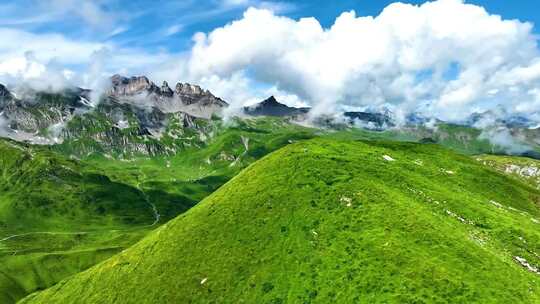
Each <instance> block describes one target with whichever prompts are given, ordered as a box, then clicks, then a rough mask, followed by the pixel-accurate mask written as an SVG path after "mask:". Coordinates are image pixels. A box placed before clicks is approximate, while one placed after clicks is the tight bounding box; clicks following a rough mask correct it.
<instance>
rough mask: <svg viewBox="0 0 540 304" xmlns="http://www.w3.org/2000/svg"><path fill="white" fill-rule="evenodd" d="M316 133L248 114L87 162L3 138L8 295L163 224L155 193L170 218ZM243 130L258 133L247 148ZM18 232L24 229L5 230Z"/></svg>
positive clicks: (1, 294)
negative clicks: (159, 153) (177, 139)
mask: <svg viewBox="0 0 540 304" xmlns="http://www.w3.org/2000/svg"><path fill="white" fill-rule="evenodd" d="M270 130H272V131H270ZM310 134H311V133H310V132H308V130H307V129H305V128H301V127H296V126H290V125H288V124H283V122H282V121H281V120H274V119H265V120H257V121H247V122H242V123H240V124H239V125H237V126H235V127H233V128H230V129H227V130H225V131H224V132H223V133H222V134H219V135H218V136H217V137H216V138H214V139H212V140H211V141H210V142H209V143H208V145H207V146H206V147H203V148H195V147H194V148H191V149H188V150H187V151H184V152H182V153H180V154H179V155H177V156H174V157H154V158H135V159H134V160H132V161H123V160H118V159H107V158H104V157H94V158H92V159H88V160H85V161H83V162H79V161H73V160H68V159H67V158H65V157H62V156H60V155H58V154H57V153H54V152H52V151H49V150H47V149H45V148H43V147H32V146H27V145H22V144H17V143H15V142H12V141H0V164H1V165H2V166H1V167H0V170H1V171H0V173H1V175H0V190H1V191H2V195H1V196H0V264H1V266H0V303H13V302H15V301H16V300H18V299H20V298H21V297H24V296H26V295H27V294H29V293H31V292H34V291H36V290H39V289H44V288H47V287H50V286H52V285H53V284H55V283H57V282H58V281H59V280H61V279H63V278H65V277H66V276H69V275H72V274H75V273H77V272H80V271H82V270H84V269H86V268H88V267H90V266H92V265H95V264H96V263H98V262H100V261H102V260H104V259H106V258H108V257H110V256H112V255H114V254H115V253H117V252H119V251H121V250H123V249H125V248H127V247H129V246H130V245H132V244H133V243H135V242H136V241H137V240H139V239H140V238H141V237H143V236H144V235H146V234H147V233H148V232H149V231H151V230H152V229H153V228H155V227H157V226H154V227H149V226H148V225H150V224H151V223H152V222H153V221H154V217H153V213H152V209H151V208H150V205H149V204H148V202H146V198H148V200H149V201H150V202H151V203H152V204H154V205H155V206H156V208H157V210H158V212H159V214H160V222H159V223H158V225H159V224H162V223H164V222H166V221H167V220H169V219H171V218H174V217H176V216H177V215H178V214H180V213H182V212H185V211H186V210H187V209H189V208H191V207H192V206H193V205H195V204H196V203H197V202H199V201H200V200H202V199H203V198H204V197H206V196H207V195H209V194H210V193H211V192H213V191H215V189H217V188H218V187H219V186H221V185H223V184H224V183H225V182H226V181H227V180H229V179H230V178H231V177H232V176H234V175H235V174H236V173H238V172H239V171H240V170H241V169H242V168H244V167H245V166H247V165H248V164H249V163H251V162H253V161H254V160H256V159H258V158H260V157H261V156H263V155H265V154H267V153H269V152H270V151H274V150H276V149H278V148H279V147H282V146H283V145H286V144H288V143H289V141H290V140H297V139H302V138H306V137H309V136H310ZM242 137H245V138H249V139H250V140H249V144H248V151H247V152H246V149H245V146H244V144H243V143H242ZM208 160H210V161H208ZM140 190H143V191H144V194H145V195H143V193H142V192H141V191H140ZM145 196H146V198H145ZM32 232H38V233H34V234H32ZM40 232H54V233H53V234H51V233H40ZM78 232H82V233H78ZM26 233H31V234H26ZM15 234H23V235H20V236H18V237H15V238H11V239H7V240H2V239H3V238H5V237H9V236H11V235H15Z"/></svg>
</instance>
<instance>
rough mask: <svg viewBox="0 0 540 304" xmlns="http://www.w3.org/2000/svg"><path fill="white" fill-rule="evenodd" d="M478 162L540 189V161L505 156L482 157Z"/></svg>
mask: <svg viewBox="0 0 540 304" xmlns="http://www.w3.org/2000/svg"><path fill="white" fill-rule="evenodd" d="M476 160H478V161H480V162H482V163H483V164H484V165H487V166H490V167H493V168H495V169H496V170H498V171H500V172H502V173H505V174H507V175H510V176H513V177H514V178H517V179H519V180H522V181H524V182H526V183H528V184H530V185H531V186H533V187H535V188H537V189H540V160H536V159H531V158H526V157H516V156H503V155H480V156H478V157H476Z"/></svg>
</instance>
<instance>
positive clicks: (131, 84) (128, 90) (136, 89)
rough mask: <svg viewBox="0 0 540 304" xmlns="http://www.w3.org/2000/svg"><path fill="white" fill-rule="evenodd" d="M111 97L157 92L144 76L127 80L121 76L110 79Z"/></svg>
mask: <svg viewBox="0 0 540 304" xmlns="http://www.w3.org/2000/svg"><path fill="white" fill-rule="evenodd" d="M111 82H112V88H111V91H110V94H111V95H116V96H122V95H124V96H125V95H128V96H129V95H137V94H140V93H143V92H145V91H146V92H149V93H150V92H155V91H157V90H158V88H157V87H156V85H155V84H154V83H153V82H151V81H150V80H149V79H148V78H147V77H146V76H134V77H131V78H127V77H124V76H121V75H114V76H113V77H112V78H111Z"/></svg>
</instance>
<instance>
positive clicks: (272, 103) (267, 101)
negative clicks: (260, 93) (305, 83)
mask: <svg viewBox="0 0 540 304" xmlns="http://www.w3.org/2000/svg"><path fill="white" fill-rule="evenodd" d="M260 105H262V106H277V107H286V105H284V104H282V103H279V102H278V101H277V99H276V98H275V97H274V96H270V97H269V98H267V99H265V100H264V101H263V102H261V103H260Z"/></svg>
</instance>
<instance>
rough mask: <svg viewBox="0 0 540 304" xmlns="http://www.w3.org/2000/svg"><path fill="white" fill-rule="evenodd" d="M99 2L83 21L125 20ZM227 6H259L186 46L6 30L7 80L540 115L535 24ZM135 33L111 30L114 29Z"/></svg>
mask: <svg viewBox="0 0 540 304" xmlns="http://www.w3.org/2000/svg"><path fill="white" fill-rule="evenodd" d="M86 2H88V1H84V3H86ZM53 3H56V4H65V5H66V6H67V7H66V8H65V9H72V8H73V7H74V6H75V5H76V4H74V3H76V2H74V1H73V0H55V1H53ZM77 3H78V2H77ZM92 3H94V2H92ZM99 3H101V2H95V3H94V5H95V6H96V7H94V8H92V9H89V10H88V12H87V13H85V14H86V16H81V18H84V19H85V20H86V22H88V23H89V24H93V23H95V24H97V23H100V22H105V21H104V19H107V18H111V19H112V20H115V16H110V12H107V11H106V10H104V9H103V7H102V6H100V5H99ZM220 3H221V5H222V7H227V8H228V9H230V8H231V7H236V8H238V7H246V6H254V7H258V8H249V9H247V10H246V11H245V13H244V15H243V17H242V18H241V19H239V20H237V21H234V22H232V23H230V24H227V25H225V26H223V27H220V28H216V29H215V30H213V31H211V32H209V33H198V34H196V35H195V36H194V37H193V40H194V42H193V47H192V48H191V49H190V50H188V51H186V52H183V53H169V52H167V51H157V52H149V51H147V50H145V49H140V48H129V47H120V46H118V45H115V44H114V43H113V42H99V41H87V40H85V41H82V40H81V41H79V40H74V39H68V38H66V37H65V36H63V35H60V34H47V33H46V34H33V33H30V32H28V31H23V30H14V29H8V28H1V27H0V37H3V39H2V41H0V81H2V77H4V78H6V75H8V76H9V77H11V78H13V77H19V78H22V79H28V78H41V79H44V78H45V79H48V78H51V79H57V78H56V76H55V77H43V75H47V76H48V75H49V74H50V73H52V74H54V75H64V76H65V78H66V79H67V81H69V82H72V83H75V82H78V83H77V84H78V85H82V86H92V83H99V82H100V81H99V78H100V77H101V75H107V74H112V73H118V72H120V73H125V74H145V73H146V74H149V76H150V77H151V78H153V79H154V80H155V81H157V82H159V81H161V80H167V81H169V83H175V82H176V81H189V82H193V83H198V84H200V85H202V86H204V87H206V88H209V89H210V90H212V91H213V92H214V93H215V94H216V95H217V96H220V97H223V98H224V99H226V100H227V101H228V102H231V103H233V104H234V105H235V106H241V105H244V104H246V103H253V102H254V101H258V100H261V99H264V98H267V97H268V96H269V95H276V97H277V98H278V99H280V100H282V101H284V102H286V103H288V104H289V105H295V106H303V105H305V104H306V103H309V104H310V105H312V106H315V109H316V111H317V112H319V113H321V112H322V113H324V112H333V111H336V110H338V109H349V110H350V109H354V108H355V107H356V108H375V109H378V108H382V107H389V108H391V109H393V110H395V111H396V112H399V113H404V114H406V113H409V112H410V111H416V110H421V111H423V112H424V113H426V114H428V115H434V116H437V117H438V118H441V119H447V120H453V121H457V120H460V119H464V118H466V116H467V115H468V114H470V113H472V112H475V111H484V110H489V109H493V108H495V107H497V106H498V105H502V106H503V107H504V108H505V109H507V113H511V114H512V113H518V114H524V115H527V116H529V117H535V119H537V118H539V117H540V114H538V113H537V112H539V107H540V93H538V88H540V53H539V50H538V47H537V38H536V37H535V36H534V34H533V33H532V25H531V24H529V23H523V22H520V21H517V20H503V19H502V18H501V17H500V16H496V15H491V14H489V13H488V12H486V11H485V10H484V9H483V8H482V7H479V6H475V5H470V4H465V3H464V2H463V1H461V0H438V1H434V2H427V3H425V4H423V5H421V6H415V5H409V4H402V3H394V4H391V5H389V6H388V7H386V8H385V9H384V11H383V12H382V13H381V14H380V15H378V16H373V17H372V16H367V17H359V16H357V15H356V14H355V12H345V13H343V14H342V15H341V16H339V17H338V18H337V19H336V20H335V22H334V24H333V25H332V26H330V27H329V28H324V27H323V26H321V24H320V23H319V21H318V20H316V19H314V18H303V19H299V20H294V19H291V18H288V17H282V16H279V15H278V12H279V9H276V8H279V7H280V6H283V5H285V6H286V5H287V4H286V3H285V2H275V1H257V0H224V1H221V2H220ZM89 5H92V4H89ZM264 7H267V8H269V9H264ZM282 8H283V7H282ZM56 10H58V8H56ZM180 23H181V24H184V23H183V22H180ZM180 23H178V24H173V25H171V26H170V27H168V28H164V29H162V31H163V35H164V36H167V35H173V34H175V33H178V32H179V31H181V30H182V26H181V25H179V24H180ZM124 30H125V28H123V27H121V26H120V27H118V26H116V27H112V33H121V32H122V31H124ZM103 50H106V51H103ZM28 52H32V53H33V54H34V55H33V56H31V57H32V58H31V59H29V58H28V56H27V55H25V54H28ZM104 52H106V54H107V55H106V56H103V54H104ZM97 54H101V55H97ZM98 59H99V60H98ZM96 62H98V64H97V63H96ZM73 66H75V67H76V68H72V67H73ZM81 67H88V69H87V70H85V69H84V68H81ZM66 69H67V71H66ZM73 70H74V71H75V72H76V73H75V74H74V75H72V74H73V73H72V71H73ZM50 71H52V72H50ZM49 72H50V73H49ZM2 75H3V76H2ZM40 75H41V76H40ZM66 75H67V76H69V77H67V76H66ZM38 76H39V77H38ZM96 79H97V80H96ZM535 113H536V114H535ZM539 122H540V121H539Z"/></svg>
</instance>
